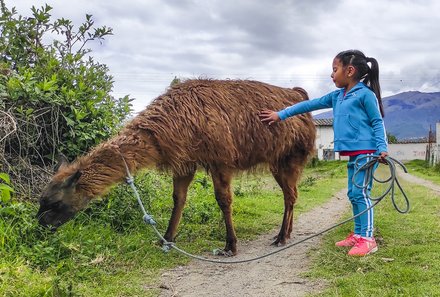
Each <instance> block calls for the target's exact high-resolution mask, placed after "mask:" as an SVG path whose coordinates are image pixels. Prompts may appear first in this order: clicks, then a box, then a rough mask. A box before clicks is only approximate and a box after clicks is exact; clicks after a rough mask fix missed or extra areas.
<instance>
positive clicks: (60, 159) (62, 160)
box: [54, 153, 69, 172]
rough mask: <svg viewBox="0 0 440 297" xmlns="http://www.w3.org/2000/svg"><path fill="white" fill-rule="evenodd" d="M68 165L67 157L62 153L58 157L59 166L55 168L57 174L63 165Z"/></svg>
mask: <svg viewBox="0 0 440 297" xmlns="http://www.w3.org/2000/svg"><path fill="white" fill-rule="evenodd" d="M67 164H69V161H68V160H67V157H66V156H65V155H63V154H62V153H60V154H59V155H58V156H57V164H56V165H55V168H54V170H55V172H57V171H58V170H59V169H60V167H61V166H62V165H67Z"/></svg>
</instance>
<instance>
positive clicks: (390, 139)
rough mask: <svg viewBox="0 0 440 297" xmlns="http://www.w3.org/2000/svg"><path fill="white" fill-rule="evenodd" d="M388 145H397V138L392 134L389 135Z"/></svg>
mask: <svg viewBox="0 0 440 297" xmlns="http://www.w3.org/2000/svg"><path fill="white" fill-rule="evenodd" d="M387 138H388V143H397V137H396V136H394V135H393V134H391V133H387Z"/></svg>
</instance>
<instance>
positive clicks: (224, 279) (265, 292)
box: [160, 172, 440, 297]
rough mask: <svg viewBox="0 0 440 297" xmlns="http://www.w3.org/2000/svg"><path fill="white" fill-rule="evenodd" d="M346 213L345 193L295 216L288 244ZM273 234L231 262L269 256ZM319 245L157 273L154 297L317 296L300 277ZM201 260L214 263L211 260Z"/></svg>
mask: <svg viewBox="0 0 440 297" xmlns="http://www.w3.org/2000/svg"><path fill="white" fill-rule="evenodd" d="M398 176H399V178H402V179H405V180H408V181H409V182H412V183H416V184H419V185H423V186H426V187H428V188H430V189H432V190H434V191H437V192H439V193H440V186H438V185H435V184H434V183H432V182H430V181H426V180H423V179H421V178H418V177H415V176H412V175H410V174H405V173H403V172H399V175H398ZM348 210H349V204H348V199H347V198H346V189H343V190H341V191H340V192H338V193H337V194H336V195H335V196H334V197H333V198H332V199H331V200H330V201H329V202H327V203H326V204H324V205H322V206H320V207H318V208H316V209H313V210H312V211H310V212H307V213H304V214H302V215H300V216H299V217H298V218H297V219H296V220H295V222H294V231H293V236H292V239H291V240H290V241H289V243H292V242H296V241H298V240H301V239H303V238H305V237H307V236H310V235H311V234H315V233H317V232H320V231H322V230H323V229H325V228H327V227H330V226H332V225H333V224H335V223H337V222H339V221H340V218H341V216H342V215H343V214H344V213H345V212H346V211H348ZM277 232H278V230H273V232H271V234H268V235H264V236H261V237H260V238H258V239H256V240H254V241H249V242H240V241H239V243H238V255H237V256H235V257H234V258H231V259H233V260H242V259H249V258H253V257H257V256H261V255H264V254H266V253H268V252H272V251H274V249H276V248H277V247H274V246H271V245H270V243H271V242H272V239H273V237H274V235H276V234H277ZM320 240H321V237H320V236H318V237H314V238H313V239H311V240H309V241H306V242H304V243H301V244H299V245H296V246H294V247H292V248H289V249H286V250H283V251H281V252H279V253H277V254H273V255H271V256H269V257H266V258H263V259H261V260H257V261H253V262H248V263H242V264H215V263H208V262H202V261H198V260H194V261H192V262H191V263H190V264H189V265H187V266H180V267H177V268H175V269H173V270H168V271H166V272H164V273H163V274H162V278H161V284H160V288H161V294H160V296H162V297H170V296H175V297H191V296H197V297H200V296H212V297H217V296H218V297H224V296H240V297H245V296H246V297H247V296H252V297H258V296H277V297H283V296H289V297H292V296H305V295H307V294H310V293H318V292H320V291H322V290H323V289H324V288H325V287H326V283H325V282H324V281H322V280H314V279H310V278H306V277H303V276H302V275H303V274H304V273H305V272H307V271H308V270H309V268H310V265H311V263H310V262H311V261H310V258H309V253H310V252H311V251H313V248H314V247H316V246H319V243H320ZM289 243H288V244H289ZM203 256H205V257H209V258H213V259H219V258H218V257H215V256H212V255H203ZM220 259H221V258H220Z"/></svg>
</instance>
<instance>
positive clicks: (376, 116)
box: [364, 92, 388, 157]
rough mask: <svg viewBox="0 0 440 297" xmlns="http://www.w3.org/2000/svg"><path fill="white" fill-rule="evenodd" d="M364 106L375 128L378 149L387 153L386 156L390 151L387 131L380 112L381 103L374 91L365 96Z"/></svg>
mask: <svg viewBox="0 0 440 297" xmlns="http://www.w3.org/2000/svg"><path fill="white" fill-rule="evenodd" d="M364 107H365V111H366V113H367V115H368V118H369V119H370V123H371V127H372V128H373V133H374V138H375V140H376V147H377V150H378V151H379V153H381V155H382V153H386V154H385V156H386V155H387V152H388V141H387V137H386V132H385V125H384V122H383V118H382V115H381V114H380V110H379V104H378V103H377V99H376V96H375V95H374V94H373V93H370V92H369V93H367V94H366V95H365V96H364ZM385 156H383V157H385Z"/></svg>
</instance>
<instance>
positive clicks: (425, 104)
mask: <svg viewBox="0 0 440 297" xmlns="http://www.w3.org/2000/svg"><path fill="white" fill-rule="evenodd" d="M382 100H383V105H384V109H385V118H384V121H385V127H386V129H387V132H388V133H391V134H392V135H394V136H396V137H397V139H399V140H402V139H410V138H420V137H427V136H428V132H429V127H430V126H431V129H432V130H433V131H435V124H436V123H437V122H440V92H435V93H422V92H417V91H411V92H404V93H400V94H396V95H393V96H390V97H384V98H382ZM332 117H333V113H332V111H328V112H324V113H321V114H318V115H315V116H314V118H315V119H326V118H332Z"/></svg>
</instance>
